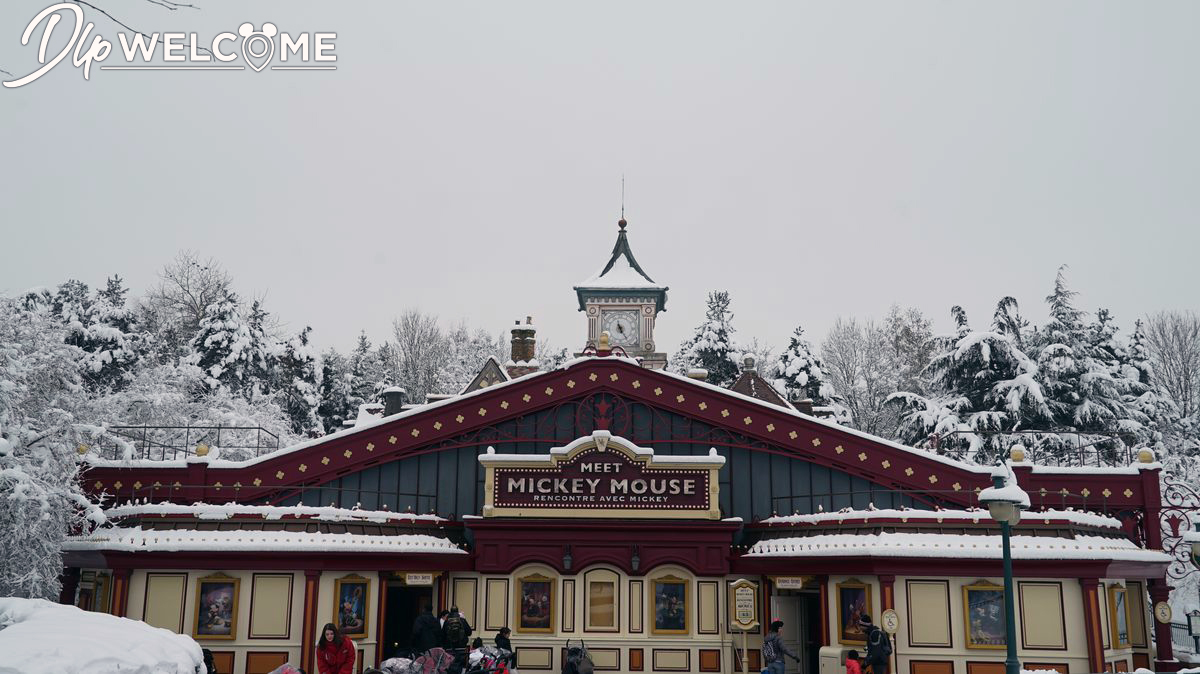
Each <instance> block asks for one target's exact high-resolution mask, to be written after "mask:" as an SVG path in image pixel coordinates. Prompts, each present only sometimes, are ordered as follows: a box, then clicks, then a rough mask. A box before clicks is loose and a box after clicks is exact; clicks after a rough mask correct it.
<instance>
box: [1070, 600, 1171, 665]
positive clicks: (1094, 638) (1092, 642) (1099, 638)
mask: <svg viewBox="0 0 1200 674" xmlns="http://www.w3.org/2000/svg"><path fill="white" fill-rule="evenodd" d="M1079 585H1080V588H1081V589H1082V590H1083V625H1084V630H1085V631H1086V632H1087V653H1088V671H1090V672H1103V671H1104V635H1103V634H1102V633H1101V631H1100V630H1101V629H1103V628H1102V627H1101V626H1102V624H1103V623H1101V622H1100V621H1101V620H1102V618H1101V616H1100V594H1099V587H1100V579H1098V578H1080V579H1079ZM1170 637H1171V634H1170V633H1169V632H1168V633H1167V638H1168V639H1170Z"/></svg>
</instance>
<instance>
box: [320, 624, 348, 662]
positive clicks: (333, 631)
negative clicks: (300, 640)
mask: <svg viewBox="0 0 1200 674" xmlns="http://www.w3.org/2000/svg"><path fill="white" fill-rule="evenodd" d="M354 655H355V654H354V642H353V641H351V640H350V637H346V636H342V632H341V630H339V629H338V628H337V627H336V626H335V625H334V624H333V623H327V624H326V625H325V629H323V630H321V640H320V641H318V642H317V671H318V672H320V674H354Z"/></svg>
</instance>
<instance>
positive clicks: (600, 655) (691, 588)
mask: <svg viewBox="0 0 1200 674" xmlns="http://www.w3.org/2000/svg"><path fill="white" fill-rule="evenodd" d="M531 575H542V576H546V577H549V578H553V579H554V580H555V585H554V588H555V590H554V591H555V597H554V624H553V627H554V631H553V632H549V633H540V632H532V633H531V632H521V631H519V630H518V629H517V620H518V618H517V602H518V599H517V593H518V592H519V588H518V585H517V579H519V578H523V577H525V576H531ZM663 576H675V577H677V578H684V579H687V580H688V602H689V605H688V607H687V610H688V622H689V625H688V627H689V633H688V634H680V635H675V634H652V633H651V628H652V626H653V599H652V596H651V592H652V587H653V586H652V584H651V582H652V581H653V580H654V579H656V578H660V577H663ZM468 579H476V580H477V582H476V583H474V587H475V596H474V601H475V604H476V605H477V606H478V609H477V610H476V616H475V618H474V619H473V620H471V625H472V627H474V628H475V633H474V635H473V637H472V638H474V636H480V637H482V638H483V640H484V643H486V644H489V645H491V644H494V643H495V641H494V639H495V636H496V630H495V629H488V627H489V626H490V627H495V626H496V625H495V618H496V617H497V616H498V615H499V613H500V612H501V611H502V612H503V614H504V618H505V619H504V623H503V624H504V625H507V626H509V627H510V628H512V630H513V634H512V642H513V646H514V647H515V648H516V649H517V651H518V655H519V656H520V657H521V659H522V661H523V662H524V664H525V665H526V667H525V668H523V669H522V671H525V670H526V669H528V670H529V671H534V670H533V669H532V667H531V666H534V665H541V664H543V663H542V662H535V661H536V660H540V659H542V658H544V655H545V653H546V650H545V649H550V650H549V653H550V657H551V665H552V667H553V671H557V670H558V665H559V657H560V649H561V648H562V647H563V646H565V645H566V643H567V640H571V641H575V642H577V641H579V640H580V639H582V640H584V641H585V642H586V643H587V647H588V649H589V650H590V651H592V653H593V657H594V658H595V659H596V663H597V665H598V666H603V665H605V664H609V665H612V664H617V665H618V666H619V668H618V669H616V670H612V671H617V672H625V671H628V666H629V659H628V650H629V648H630V647H633V648H640V649H642V650H643V656H644V665H643V671H646V672H651V671H653V653H654V650H655V649H656V648H657V649H660V650H663V649H666V650H669V651H671V652H666V650H663V653H662V657H660V660H661V659H662V658H664V657H665V658H666V659H667V660H671V659H672V658H676V659H678V658H681V657H684V656H683V655H682V654H680V653H675V652H674V651H678V650H683V651H687V652H688V656H687V657H688V658H689V662H690V664H689V667H690V671H699V650H700V649H721V650H722V652H723V655H722V658H723V662H722V671H732V669H733V667H732V662H731V661H730V659H729V658H728V657H727V656H726V654H725V651H727V650H728V649H727V648H725V647H726V646H728V644H729V643H730V635H728V634H727V633H726V630H725V610H726V598H725V594H726V593H725V585H726V579H725V578H724V577H711V578H710V577H696V576H694V575H693V574H692V573H691V572H689V571H688V570H687V569H684V568H682V567H677V566H660V567H656V568H654V569H651V570H650V571H648V572H647V573H646V574H645V575H639V576H629V575H627V574H625V573H622V572H621V571H620V570H619V569H617V568H616V567H613V566H608V565H603V564H601V565H594V566H589V567H586V568H582V569H578V570H575V572H574V573H572V574H569V575H562V574H559V573H557V572H556V571H555V570H554V569H552V568H550V567H548V566H545V565H541V564H529V565H525V566H522V567H520V568H518V569H516V570H514V571H513V573H512V574H506V575H478V574H474V573H455V574H452V575H451V581H450V582H451V585H450V587H451V588H455V587H456V585H455V580H468ZM592 579H595V580H611V579H615V580H616V581H617V627H616V628H615V629H611V628H598V629H595V630H589V629H588V628H587V615H586V613H585V611H586V610H587V602H586V594H587V585H586V582H587V581H588V580H592ZM505 581H506V582H507V595H506V596H505V597H504V598H503V600H504V601H503V602H502V603H505V604H507V606H504V607H500V608H497V607H495V606H492V605H490V604H489V599H490V603H491V604H495V603H501V597H500V596H499V595H498V592H497V590H498V588H499V586H500V584H501V583H502V582H505ZM564 581H567V582H564ZM701 581H703V582H711V583H715V584H716V585H715V591H712V592H708V591H705V592H704V593H703V594H704V596H705V604H710V606H706V607H705V608H706V609H707V611H708V613H709V614H710V615H706V616H704V625H703V627H704V628H706V629H707V628H713V629H715V633H713V634H700V633H698V629H699V628H700V627H701V624H700V620H699V616H698V615H697V610H698V608H699V606H700V601H701V599H700V596H701V591H700V586H699V582H701ZM572 582H573V585H574V589H573V594H564V587H567V588H570V586H571V585H572ZM638 583H640V587H639V586H638ZM489 586H490V587H491V588H492V593H491V596H490V597H489V596H488V592H487V588H488V587H489ZM457 587H459V588H461V589H464V590H465V588H467V587H470V584H461V585H458V586H457ZM451 601H457V602H458V605H459V608H460V609H463V605H464V604H465V603H467V602H468V601H469V600H468V599H467V598H466V597H465V596H463V595H461V594H460V595H455V594H453V593H452V594H451ZM638 606H640V609H641V616H642V621H641V622H642V630H641V632H640V633H637V632H632V631H631V626H630V609H631V607H638ZM564 607H566V608H568V609H569V610H570V616H569V619H568V620H567V624H568V626H572V625H573V627H574V630H573V631H564V630H563V622H564V620H563V619H564V615H563V610H564ZM464 611H465V609H464ZM489 612H490V613H491V614H492V618H493V620H492V621H491V624H490V625H489V621H488V619H487V618H488V613H489ZM738 644H739V646H740V644H741V641H740V640H739V641H738ZM755 647H756V646H755V644H754V643H751V648H755ZM613 658H619V663H618V662H617V661H616V660H614V659H613ZM518 665H519V666H520V665H521V663H520V662H519V663H518ZM665 665H666V662H665V661H664V666H665Z"/></svg>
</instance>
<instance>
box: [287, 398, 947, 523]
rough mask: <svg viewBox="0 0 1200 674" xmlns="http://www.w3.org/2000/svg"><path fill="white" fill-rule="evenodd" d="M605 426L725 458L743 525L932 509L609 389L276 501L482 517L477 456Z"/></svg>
mask: <svg viewBox="0 0 1200 674" xmlns="http://www.w3.org/2000/svg"><path fill="white" fill-rule="evenodd" d="M598 422H599V423H604V424H606V425H608V426H609V430H611V431H612V432H613V433H614V434H616V435H620V436H623V437H626V438H628V439H629V440H632V441H633V442H635V443H636V444H638V445H640V446H643V447H649V448H652V449H654V451H655V452H656V453H658V454H660V455H668V456H670V455H680V454H691V455H701V454H707V453H708V451H709V449H710V448H716V450H717V452H718V453H720V454H721V455H723V456H724V457H725V458H726V463H725V466H724V467H723V468H722V469H721V470H720V473H719V481H720V506H721V513H722V516H724V517H741V518H742V519H743V520H744V521H746V522H752V521H755V520H760V519H763V518H765V517H769V516H771V515H772V514H775V513H778V514H791V513H793V512H796V513H802V514H803V513H815V512H819V511H822V510H824V511H833V510H839V509H842V508H847V507H852V508H866V507H868V505H871V504H873V505H874V506H875V507H878V508H888V507H899V506H908V507H918V508H920V507H929V506H930V505H934V504H937V499H936V498H935V497H934V496H929V497H926V498H924V499H923V501H924V502H922V500H921V497H920V496H918V497H917V498H914V497H913V496H911V495H909V494H902V493H900V492H898V491H895V490H893V489H890V488H888V487H887V486H884V485H880V484H875V483H873V482H871V481H869V480H867V479H864V478H862V477H859V476H854V475H850V474H848V473H846V472H844V471H841V470H838V469H835V468H830V467H827V466H823V465H819V464H818V463H814V462H812V461H809V460H806V459H803V458H799V457H796V456H794V455H792V453H790V452H788V451H787V450H786V449H783V448H780V447H777V446H773V445H770V444H767V443H765V442H762V441H759V440H753V439H751V438H748V437H745V436H742V435H739V434H738V433H737V432H736V430H733V429H728V428H723V427H718V426H714V425H712V424H710V423H707V422H704V421H701V420H698V419H694V418H690V417H687V416H685V415H682V414H678V413H675V412H670V411H664V410H661V409H656V408H653V407H651V406H649V405H647V404H645V403H642V402H635V401H630V400H624V399H621V398H619V397H617V396H614V395H611V394H599V395H593V396H589V397H587V398H584V399H582V400H577V401H571V402H569V403H564V404H562V405H558V406H555V407H552V408H548V409H543V410H540V411H537V412H535V413H532V414H528V415H524V416H520V417H516V418H514V419H509V420H506V421H503V422H501V423H498V424H495V425H493V426H488V427H485V428H482V429H476V430H474V431H472V432H470V433H467V434H464V435H461V436H459V437H456V438H453V439H451V440H448V441H445V442H441V443H438V444H436V445H431V446H428V447H425V448H422V449H421V450H419V451H418V452H414V453H413V455H412V456H407V457H403V458H400V459H396V460H393V461H389V462H386V463H382V464H379V465H375V466H371V467H369V468H366V469H364V470H361V471H357V472H353V473H349V474H347V475H343V476H341V477H339V478H337V479H335V480H333V481H331V482H327V483H325V484H322V485H319V486H318V487H316V488H305V489H304V490H303V491H300V492H297V493H295V494H293V495H291V496H290V497H288V498H286V499H285V500H283V501H281V503H283V504H286V505H292V504H296V503H299V502H300V501H303V502H304V503H305V504H307V505H318V504H319V505H329V504H333V503H336V504H338V505H341V506H353V505H355V504H357V505H359V506H360V507H362V508H368V509H382V508H385V507H386V508H387V509H389V510H396V511H413V512H419V513H428V512H436V513H437V514H439V515H441V516H443V517H449V518H461V517H462V516H463V515H478V514H480V511H481V510H482V506H483V469H482V467H481V466H480V464H479V461H478V459H477V457H478V455H479V454H481V453H484V452H486V451H487V449H488V447H494V448H495V450H496V451H497V452H500V453H514V454H545V453H548V452H549V451H550V449H551V448H552V447H556V446H562V445H565V444H567V443H568V442H570V441H572V440H575V439H576V438H578V437H580V436H584V435H590V434H591V432H592V431H593V430H595V429H596V428H597V427H598V426H597V424H598Z"/></svg>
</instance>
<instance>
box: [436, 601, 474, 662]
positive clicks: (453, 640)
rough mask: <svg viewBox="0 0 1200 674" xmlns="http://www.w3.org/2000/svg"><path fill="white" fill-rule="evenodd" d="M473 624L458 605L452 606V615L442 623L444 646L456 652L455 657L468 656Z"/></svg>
mask: <svg viewBox="0 0 1200 674" xmlns="http://www.w3.org/2000/svg"><path fill="white" fill-rule="evenodd" d="M470 638H471V624H470V623H468V622H467V619H466V618H464V617H463V616H462V614H461V613H459V612H458V607H457V606H451V607H450V615H448V616H446V622H445V623H443V624H442V646H443V647H444V648H445V649H446V650H448V651H450V652H451V653H453V654H454V656H455V658H458V657H459V656H466V654H467V645H468V644H470V643H471V641H470Z"/></svg>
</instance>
